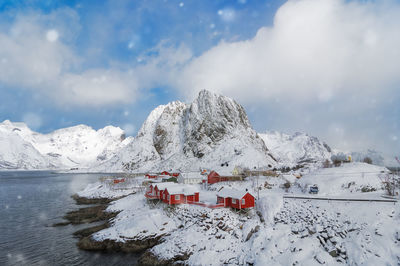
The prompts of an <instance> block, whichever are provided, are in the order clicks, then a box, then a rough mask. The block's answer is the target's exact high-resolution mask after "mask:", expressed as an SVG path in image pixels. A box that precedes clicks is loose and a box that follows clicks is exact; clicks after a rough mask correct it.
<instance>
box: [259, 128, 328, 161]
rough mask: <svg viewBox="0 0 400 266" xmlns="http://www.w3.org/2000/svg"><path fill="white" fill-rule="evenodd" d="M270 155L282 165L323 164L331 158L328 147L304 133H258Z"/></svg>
mask: <svg viewBox="0 0 400 266" xmlns="http://www.w3.org/2000/svg"><path fill="white" fill-rule="evenodd" d="M259 136H260V137H261V138H262V139H263V140H264V142H265V145H267V147H268V148H269V149H270V150H271V153H272V155H273V156H274V157H275V158H276V159H277V160H278V161H279V162H280V163H282V164H284V165H290V166H292V165H296V164H299V163H305V162H323V161H325V160H326V159H328V160H330V158H331V149H330V147H329V146H328V145H327V144H326V143H324V142H322V141H320V140H319V139H318V138H316V137H312V136H309V135H307V134H304V133H295V134H294V135H288V134H284V133H280V132H277V131H267V132H266V133H259Z"/></svg>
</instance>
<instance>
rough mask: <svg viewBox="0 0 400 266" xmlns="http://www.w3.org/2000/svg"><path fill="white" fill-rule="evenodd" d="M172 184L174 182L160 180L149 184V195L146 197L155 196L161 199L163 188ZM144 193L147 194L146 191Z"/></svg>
mask: <svg viewBox="0 0 400 266" xmlns="http://www.w3.org/2000/svg"><path fill="white" fill-rule="evenodd" d="M173 185H176V183H173V182H162V183H154V184H151V185H150V186H153V188H152V194H151V197H147V196H146V197H147V198H155V199H160V200H162V199H163V193H164V190H165V188H166V187H168V186H173ZM148 191H150V187H149V189H148ZM146 195H147V193H146Z"/></svg>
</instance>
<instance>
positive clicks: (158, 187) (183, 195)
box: [103, 167, 293, 211]
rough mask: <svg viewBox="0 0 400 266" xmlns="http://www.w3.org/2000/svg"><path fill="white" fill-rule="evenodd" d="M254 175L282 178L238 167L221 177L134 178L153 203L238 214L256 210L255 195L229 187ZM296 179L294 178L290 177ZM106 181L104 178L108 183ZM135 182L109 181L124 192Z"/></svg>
mask: <svg viewBox="0 0 400 266" xmlns="http://www.w3.org/2000/svg"><path fill="white" fill-rule="evenodd" d="M251 176H253V177H255V176H257V177H258V176H269V177H274V176H275V177H276V176H279V174H277V173H276V172H275V171H271V170H254V171H247V172H244V171H243V170H242V169H241V168H239V167H235V169H234V170H233V171H232V173H228V172H227V173H224V174H219V173H218V172H217V171H210V170H207V169H202V170H201V171H198V172H187V173H178V172H169V171H162V172H160V173H146V174H144V175H141V176H136V177H134V180H136V185H137V188H138V189H139V190H141V191H143V190H144V197H146V198H147V199H148V201H149V202H151V203H155V204H158V203H163V204H167V205H177V204H191V205H197V206H202V207H206V208H211V209H215V208H232V209H233V210H235V211H238V210H246V209H247V210H248V209H251V208H254V207H255V204H256V195H255V194H254V190H255V189H253V191H250V190H249V189H248V188H243V189H235V188H231V187H230V185H229V184H232V182H235V183H236V182H243V181H246V180H249V178H250V177H251ZM291 177H293V175H291ZM105 180H107V179H104V180H103V181H105ZM129 182H132V177H121V178H113V179H112V182H109V183H111V184H112V186H114V189H124V187H125V188H126V187H128V186H129V184H128V183H129ZM221 182H223V184H224V186H222V187H218V189H217V190H215V189H216V188H215V189H214V188H213V186H212V185H213V184H216V183H221Z"/></svg>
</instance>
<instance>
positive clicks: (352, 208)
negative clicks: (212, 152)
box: [81, 163, 400, 265]
mask: <svg viewBox="0 0 400 266" xmlns="http://www.w3.org/2000/svg"><path fill="white" fill-rule="evenodd" d="M381 171H385V169H384V168H381V167H376V166H371V165H366V164H362V163H353V164H347V165H344V166H342V167H338V168H327V169H321V170H319V171H317V172H314V173H310V174H308V175H306V176H304V177H302V178H300V179H297V178H292V179H291V182H292V184H291V187H290V188H285V187H284V186H283V184H285V183H286V182H287V180H288V178H281V177H259V178H256V177H254V178H253V180H248V181H244V182H224V183H218V184H215V185H212V186H210V187H209V190H208V191H201V192H200V194H201V195H203V196H201V197H203V199H206V200H208V201H212V198H213V195H215V194H216V192H217V190H218V189H219V188H221V187H222V186H224V187H228V186H231V187H234V188H242V189H244V188H248V189H249V191H251V192H253V195H255V196H256V197H257V193H255V192H254V190H253V189H254V184H256V185H257V184H258V186H259V187H261V190H260V193H259V197H260V198H259V199H258V200H257V201H256V208H255V209H252V210H250V211H249V212H247V213H244V212H241V213H238V212H234V211H233V210H231V209H226V208H221V209H209V208H204V207H200V206H194V205H179V206H176V207H172V208H171V207H168V206H167V205H165V204H163V203H154V201H153V202H150V201H147V200H146V199H145V197H144V196H143V194H141V193H137V194H134V195H129V196H127V197H125V198H122V199H120V200H117V201H114V202H113V203H112V204H111V205H110V206H109V208H108V210H109V211H121V212H120V213H119V214H118V215H117V216H116V217H115V218H114V220H113V222H112V226H111V227H110V228H107V229H105V230H102V231H99V232H97V233H95V234H94V235H93V238H94V239H95V240H98V241H102V240H106V239H110V240H116V241H121V242H124V241H127V240H143V239H147V238H154V237H161V238H162V241H161V242H160V243H159V244H157V245H156V246H154V247H153V248H151V249H150V251H151V252H152V253H153V254H154V255H156V256H157V257H158V258H159V259H162V260H164V261H170V262H171V261H179V260H182V259H184V260H185V262H186V263H188V264H189V265H221V264H231V265H243V264H248V263H249V264H254V265H319V264H327V265H339V264H348V265H399V264H400V208H399V203H386V202H379V203H378V202H376V203H374V202H336V201H320V200H299V199H285V198H283V195H285V193H287V192H289V193H293V194H296V195H309V194H308V193H307V192H304V187H307V185H308V184H314V183H316V184H318V185H319V186H320V188H321V193H322V194H323V195H326V196H333V197H334V196H337V197H344V196H348V195H351V196H354V197H357V196H358V197H364V198H365V197H366V198H368V197H371V198H377V197H379V196H380V195H382V194H383V193H384V191H383V190H382V189H381V188H380V183H379V182H380V178H379V173H380V172H381ZM350 173H351V174H350ZM362 173H364V174H362ZM367 173H371V174H370V175H366V174H367ZM372 173H374V174H372ZM353 182H354V184H353ZM348 183H351V185H350V187H348V186H347V185H348ZM343 184H345V185H346V186H342V185H343ZM365 185H369V186H371V187H374V188H376V189H377V190H376V191H375V192H365V193H363V192H361V190H360V188H362V187H363V186H365ZM99 189H100V190H101V188H99ZM85 191H86V192H83V193H81V195H84V194H85V193H86V195H96V193H97V192H96V189H95V188H94V187H92V188H90V187H89V188H87V189H86V190H85ZM107 193H109V192H107ZM102 195H104V194H102ZM215 200H216V198H215Z"/></svg>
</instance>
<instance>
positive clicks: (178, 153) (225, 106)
mask: <svg viewBox="0 0 400 266" xmlns="http://www.w3.org/2000/svg"><path fill="white" fill-rule="evenodd" d="M118 161H122V162H123V163H124V165H125V166H126V165H129V170H131V171H141V170H143V171H146V170H155V168H157V169H158V168H159V169H171V168H172V169H181V170H194V169H198V168H199V167H215V166H216V165H220V164H221V163H223V162H231V163H232V164H231V166H232V168H233V167H234V166H235V165H237V164H248V163H249V162H251V163H252V164H254V165H252V167H254V166H257V164H258V165H264V166H267V165H272V164H274V163H275V162H274V159H272V158H271V157H270V156H269V153H268V149H267V147H266V146H265V144H264V142H263V141H262V140H261V139H260V138H259V137H258V135H257V133H256V132H255V131H254V130H253V129H252V128H251V125H250V122H249V120H248V118H247V115H246V112H245V111H244V109H243V107H242V106H240V105H239V104H238V103H236V102H235V101H234V100H232V99H230V98H227V97H224V96H220V95H216V94H214V93H211V92H209V91H201V92H200V93H199V95H198V97H197V98H196V99H195V100H194V101H193V102H192V103H191V104H185V103H182V102H178V101H176V102H172V103H169V104H167V105H163V106H159V107H157V108H156V109H154V110H153V111H152V112H151V113H150V115H149V117H148V118H147V119H146V121H145V122H144V123H143V126H142V128H141V129H140V131H139V133H138V136H137V137H136V138H135V141H134V142H132V144H131V145H129V147H126V148H125V149H123V150H122V151H121V153H120V154H119V155H118V156H117V157H116V158H113V160H112V167H117V166H118ZM116 170H117V169H116Z"/></svg>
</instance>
